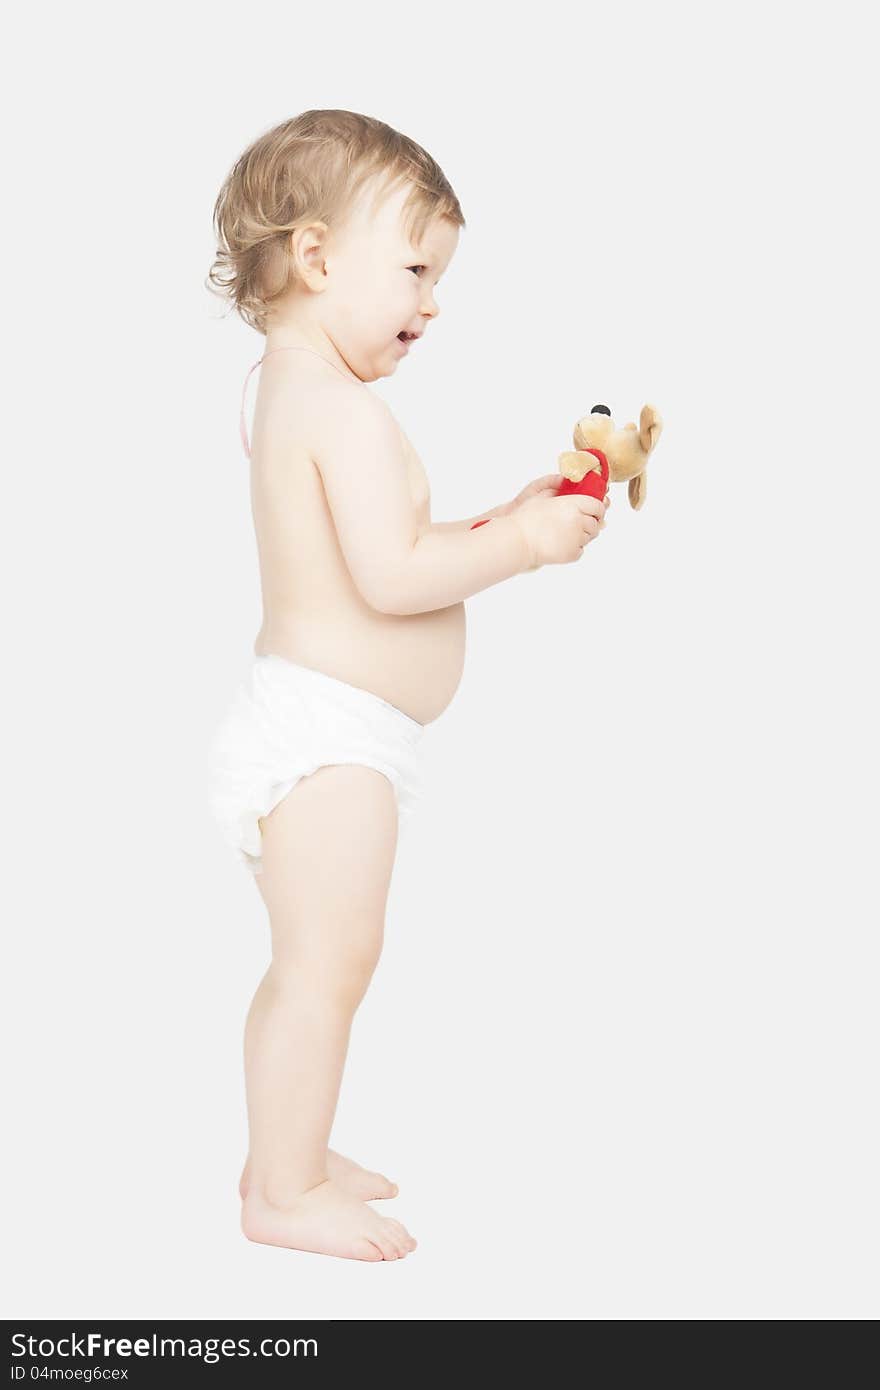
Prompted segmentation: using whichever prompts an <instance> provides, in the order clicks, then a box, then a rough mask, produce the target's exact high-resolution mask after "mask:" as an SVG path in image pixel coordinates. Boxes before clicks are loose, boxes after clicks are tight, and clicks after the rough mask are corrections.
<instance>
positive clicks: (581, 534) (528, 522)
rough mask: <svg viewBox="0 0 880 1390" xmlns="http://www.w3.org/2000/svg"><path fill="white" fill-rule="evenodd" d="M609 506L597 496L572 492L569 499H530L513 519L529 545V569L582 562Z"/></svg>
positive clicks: (542, 496)
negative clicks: (574, 561)
mask: <svg viewBox="0 0 880 1390" xmlns="http://www.w3.org/2000/svg"><path fill="white" fill-rule="evenodd" d="M605 512H606V505H605V503H604V502H600V501H599V499H598V497H588V496H586V495H585V494H584V493H580V492H572V493H569V494H568V496H566V497H557V496H556V495H555V493H554V494H552V495H538V496H534V497H529V498H528V499H527V500H526V501H525V502H522V503H521V504H520V505H519V506H518V507H517V509H516V512H515V515H514V520H515V521H516V523H517V525H518V526H519V527H520V529H521V531H522V532H523V535H524V536H525V539H526V542H527V544H528V549H529V555H530V557H531V561H532V563H531V565H530V569H537V568H538V567H539V566H540V565H564V564H568V562H569V561H571V560H579V559H580V557H581V555H582V554H583V551H584V547H585V546H586V545H588V544H589V542H590V541H591V540H594V539H595V538H596V536H598V534H599V524H600V522H601V521H602V518H603V517H604V516H605Z"/></svg>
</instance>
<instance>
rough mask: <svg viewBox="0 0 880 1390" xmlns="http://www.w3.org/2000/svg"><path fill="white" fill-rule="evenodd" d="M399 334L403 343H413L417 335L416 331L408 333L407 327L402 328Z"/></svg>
mask: <svg viewBox="0 0 880 1390" xmlns="http://www.w3.org/2000/svg"><path fill="white" fill-rule="evenodd" d="M397 336H398V338H399V339H400V341H401V342H402V343H412V342H414V341H415V339H416V336H417V335H416V334H415V333H407V331H406V329H404V328H402V329H401V330H400V332H399V333H398V335H397Z"/></svg>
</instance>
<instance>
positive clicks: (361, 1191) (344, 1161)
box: [238, 1149, 399, 1202]
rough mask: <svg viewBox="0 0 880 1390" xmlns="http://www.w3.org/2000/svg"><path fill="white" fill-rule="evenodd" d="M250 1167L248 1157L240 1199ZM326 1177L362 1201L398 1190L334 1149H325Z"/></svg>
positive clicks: (248, 1184)
mask: <svg viewBox="0 0 880 1390" xmlns="http://www.w3.org/2000/svg"><path fill="white" fill-rule="evenodd" d="M250 1168H251V1163H250V1159H248V1160H247V1162H246V1163H245V1165H244V1171H243V1172H242V1175H241V1181H240V1182H239V1184H238V1192H239V1196H240V1197H241V1200H242V1201H244V1199H245V1197H246V1196H247V1193H248V1187H249V1186H250V1180H251V1173H250ZM327 1177H328V1178H329V1179H330V1181H331V1182H334V1183H335V1184H336V1186H337V1187H341V1188H342V1190H343V1192H347V1193H349V1195H350V1196H352V1197H358V1198H359V1199H360V1200H361V1201H362V1202H375V1201H377V1200H378V1199H379V1198H380V1197H396V1196H397V1193H398V1190H399V1189H398V1186H397V1183H396V1182H389V1180H388V1178H386V1177H383V1176H382V1174H381V1173H371V1172H370V1170H369V1169H368V1168H362V1167H361V1165H360V1164H359V1163H355V1161H354V1159H353V1158H345V1157H344V1155H343V1154H338V1153H337V1152H336V1150H335V1149H328V1150H327Z"/></svg>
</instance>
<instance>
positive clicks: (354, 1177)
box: [238, 874, 398, 1202]
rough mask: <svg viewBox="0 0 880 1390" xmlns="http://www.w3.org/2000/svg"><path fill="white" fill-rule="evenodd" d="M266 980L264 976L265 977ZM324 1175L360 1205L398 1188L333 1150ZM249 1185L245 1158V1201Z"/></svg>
mask: <svg viewBox="0 0 880 1390" xmlns="http://www.w3.org/2000/svg"><path fill="white" fill-rule="evenodd" d="M254 883H255V884H256V885H257V887H258V888H259V890H260V896H261V897H262V899H263V902H264V903H265V902H266V895H265V893H264V892H263V875H262V874H255V875H254ZM264 978H265V977H264ZM267 993H268V991H266V990H263V989H260V988H258V989H257V992H256V994H255V995H254V998H253V1001H252V1003H251V1007H250V1011H249V1014H248V1024H247V1027H248V1028H249V1029H255V1028H259V1027H260V1026H261V1024H260V1022H259V1019H260V1017H261V1014H262V1011H263V1009H264V1008H265V1004H266V995H267ZM327 1176H328V1178H331V1179H332V1180H333V1182H335V1183H337V1184H338V1186H339V1187H342V1188H344V1189H345V1191H346V1192H350V1193H351V1194H352V1196H354V1197H360V1199H361V1201H362V1202H375V1201H379V1200H381V1199H382V1198H385V1197H396V1196H397V1193H398V1187H397V1184H396V1183H393V1182H391V1180H390V1179H389V1178H387V1177H386V1176H385V1174H384V1173H377V1172H375V1171H374V1170H373V1169H371V1168H364V1167H363V1166H362V1165H361V1164H360V1163H355V1161H354V1159H352V1158H347V1157H346V1156H345V1154H341V1153H337V1151H336V1150H335V1149H328V1150H327ZM250 1182H251V1162H250V1156H248V1157H247V1158H246V1159H245V1164H244V1168H243V1169H242V1173H241V1177H240V1178H239V1182H238V1193H239V1196H240V1197H241V1200H242V1201H244V1199H245V1197H246V1196H247V1192H248V1188H249V1187H250Z"/></svg>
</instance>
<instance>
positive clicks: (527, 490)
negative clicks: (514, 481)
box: [498, 473, 611, 516]
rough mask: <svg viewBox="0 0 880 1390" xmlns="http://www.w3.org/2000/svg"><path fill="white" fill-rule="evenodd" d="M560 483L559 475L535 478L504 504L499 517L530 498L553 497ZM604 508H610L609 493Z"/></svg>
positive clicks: (508, 513)
mask: <svg viewBox="0 0 880 1390" xmlns="http://www.w3.org/2000/svg"><path fill="white" fill-rule="evenodd" d="M561 482H562V474H561V473H545V474H544V475H543V476H542V477H540V478H536V479H535V481H534V482H533V483H529V484H528V486H526V487H524V488H523V490H522V492H518V493H517V495H516V497H514V499H513V501H512V502H506V503H505V505H504V507H503V508H502V510H501V511H500V512H499V513H498V515H499V516H509V515H510V513H511V512H513V511H516V510H517V508H518V507H521V506H522V504H523V502H528V501H529V499H530V498H532V497H555V496H556V494H557V492H558V491H559V486H560V484H561ZM605 506H606V507H610V506H611V493H610V492H606V494H605Z"/></svg>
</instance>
